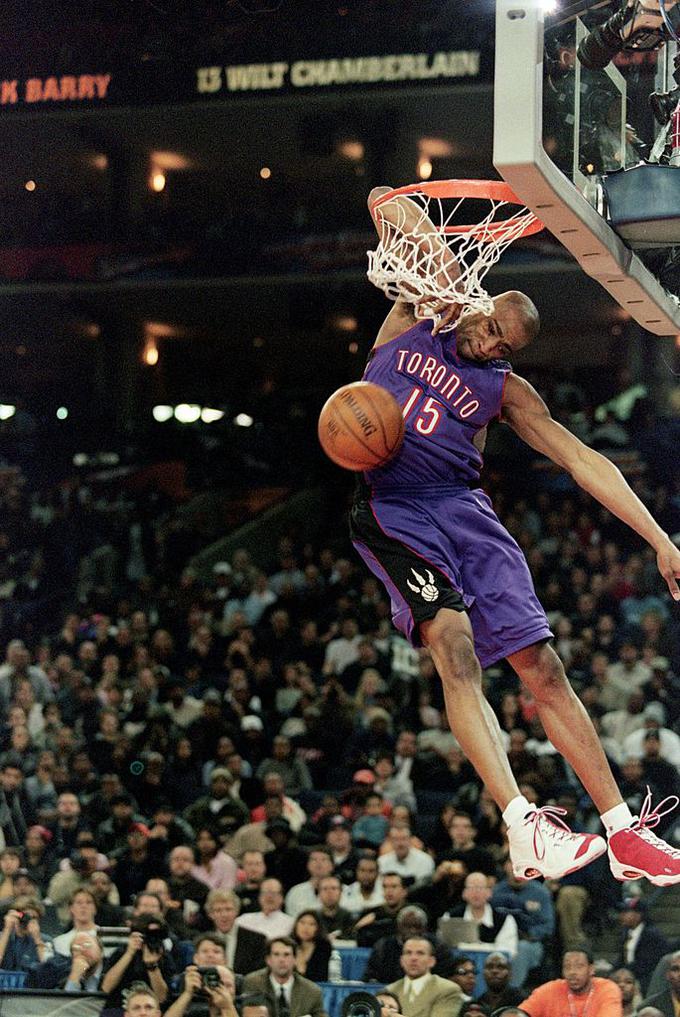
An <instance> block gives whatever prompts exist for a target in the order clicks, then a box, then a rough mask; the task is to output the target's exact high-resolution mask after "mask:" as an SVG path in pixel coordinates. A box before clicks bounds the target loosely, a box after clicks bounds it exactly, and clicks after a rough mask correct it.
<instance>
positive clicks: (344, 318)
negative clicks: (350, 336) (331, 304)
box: [333, 314, 359, 332]
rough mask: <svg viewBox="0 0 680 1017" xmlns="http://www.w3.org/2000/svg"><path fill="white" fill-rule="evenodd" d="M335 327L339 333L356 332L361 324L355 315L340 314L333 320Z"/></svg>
mask: <svg viewBox="0 0 680 1017" xmlns="http://www.w3.org/2000/svg"><path fill="white" fill-rule="evenodd" d="M333 327H334V328H335V329H337V331H338V332H356V330H357V329H358V328H359V322H358V321H357V319H356V318H355V317H354V315H353V314H338V315H336V316H335V318H334V319H333Z"/></svg>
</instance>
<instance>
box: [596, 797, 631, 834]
mask: <svg viewBox="0 0 680 1017" xmlns="http://www.w3.org/2000/svg"><path fill="white" fill-rule="evenodd" d="M600 819H601V820H602V823H603V824H604V828H605V830H606V831H607V836H608V837H611V835H612V834H613V833H618V832H619V830H625V829H626V827H628V826H630V825H631V824H632V822H633V814H632V812H631V811H630V809H629V808H628V806H627V805H626V803H625V802H619V804H618V805H615V806H614V808H613V809H607V811H606V812H603V813H601V815H600Z"/></svg>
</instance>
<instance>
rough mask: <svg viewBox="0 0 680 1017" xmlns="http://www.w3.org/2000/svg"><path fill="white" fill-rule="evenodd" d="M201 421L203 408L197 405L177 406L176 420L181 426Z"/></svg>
mask: <svg viewBox="0 0 680 1017" xmlns="http://www.w3.org/2000/svg"><path fill="white" fill-rule="evenodd" d="M200 419H201V407H200V406H197V405H196V403H180V404H179V405H178V406H175V420H177V421H179V423H180V424H195V423H196V421H197V420H200Z"/></svg>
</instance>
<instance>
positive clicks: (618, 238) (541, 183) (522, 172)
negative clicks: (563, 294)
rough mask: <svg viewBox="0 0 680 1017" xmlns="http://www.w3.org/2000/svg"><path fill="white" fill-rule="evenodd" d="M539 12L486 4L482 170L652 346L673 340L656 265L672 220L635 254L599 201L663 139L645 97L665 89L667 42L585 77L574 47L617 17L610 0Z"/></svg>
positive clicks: (673, 324)
mask: <svg viewBox="0 0 680 1017" xmlns="http://www.w3.org/2000/svg"><path fill="white" fill-rule="evenodd" d="M546 6H548V5H547V4H546V3H545V2H544V0H526V2H524V3H522V2H517V0H515V2H513V0H498V2H497V7H496V78H495V94H494V103H495V121H494V163H495V165H496V168H497V169H498V170H499V172H500V173H501V174H502V175H503V177H504V178H505V179H506V180H507V181H508V183H509V184H510V185H511V187H512V188H513V189H514V191H515V193H516V194H517V195H518V197H520V198H521V199H522V200H523V201H524V202H526V204H527V205H529V207H530V208H531V209H532V210H533V211H534V212H536V213H537V214H538V215H539V216H540V217H541V218H542V219H543V221H544V222H545V224H546V226H547V228H548V229H550V230H551V232H552V233H553V234H554V235H555V237H556V238H557V239H558V240H559V241H560V242H561V243H562V244H563V245H564V246H565V247H566V248H567V249H568V250H570V251H571V252H572V254H574V256H575V257H576V258H577V260H578V261H579V262H580V264H581V266H582V267H583V269H584V271H585V272H587V273H588V275H591V276H593V277H594V278H596V279H597V280H598V281H599V282H600V283H601V284H602V285H603V286H604V287H605V288H606V289H607V290H608V291H609V292H610V293H611V294H612V296H613V297H614V298H615V299H616V300H617V301H618V302H619V303H620V304H621V305H622V306H623V307H624V308H625V309H626V310H627V311H628V312H629V313H630V314H631V316H632V317H633V318H635V320H636V321H638V322H639V323H640V324H641V325H642V326H643V327H644V328H646V329H648V330H649V331H650V332H653V333H655V334H657V335H670V334H675V333H677V332H679V331H680V300H678V297H677V296H676V295H674V293H672V292H671V289H676V290H677V292H678V293H680V285H679V286H677V287H676V286H675V285H674V283H673V281H672V279H671V276H670V274H669V273H668V272H666V273H665V274H664V266H666V264H667V262H668V261H669V260H672V247H671V244H672V242H673V237H674V236H675V235H676V233H677V241H678V246H679V247H680V209H679V216H678V225H677V229H676V228H675V227H674V226H673V224H672V223H671V225H670V233H669V232H668V230H667V232H666V234H665V235H664V242H663V246H661V245H660V246H658V247H656V246H655V245H654V244H649V243H636V242H635V240H634V239H633V238H635V237H636V236H637V234H636V233H635V230H634V229H631V230H629V231H628V232H626V230H623V229H619V223H618V221H617V219H616V217H615V216H614V217H613V218H614V222H616V224H617V225H616V230H615V229H614V228H613V227H612V225H611V222H610V216H611V205H610V203H609V202H608V201H607V198H608V181H609V180H611V179H612V177H611V175H612V174H614V175H615V174H616V172H617V171H619V170H630V169H631V168H632V167H635V166H637V165H638V164H639V163H640V162H641V160H648V159H649V158H650V157H651V158H656V157H657V156H658V151H659V150H662V149H663V146H664V143H665V141H666V128H665V127H664V126H663V125H662V124H660V123H659V121H658V120H657V119H656V118H655V114H654V112H653V109H652V105H651V104H650V98H649V97H650V95H651V94H652V93H664V92H666V91H668V90H669V89H672V88H674V87H675V81H674V80H673V73H672V72H673V69H674V64H673V57H674V55H675V43H672V42H667V43H666V44H665V45H664V46H662V47H661V48H660V49H653V50H645V51H642V50H636V51H633V50H625V49H623V48H622V49H621V51H620V52H619V53H616V54H615V55H614V56H613V58H612V59H611V60H610V61H609V62H607V61H606V59H603V60H602V61H600V63H604V66H586V63H584V62H583V61H581V60H580V59H579V58H578V56H577V52H578V50H579V46H581V47H582V46H583V45H584V41H585V40H588V39H589V38H590V37H591V36H592V35H593V33H594V32H597V31H598V29H599V27H600V26H601V25H602V24H603V23H604V22H605V21H606V20H607V19H608V18H609V17H611V15H613V14H614V13H615V12H616V11H617V10H619V8H620V6H621V5H620V2H619V0H616V2H611V3H608V2H604V3H603V2H601V0H595V2H590V3H589V2H587V0H584V2H583V3H581V4H578V5H576V4H571V5H570V7H569V8H568V9H567V8H566V7H565V5H564V4H562V5H561V6H560V5H558V8H557V10H556V11H555V13H554V14H553V15H547V14H546V13H545V8H546ZM588 62H590V63H591V64H592V61H588ZM666 105H667V106H672V105H673V103H672V102H671V101H669V102H668V103H667V104H666ZM657 106H658V103H657ZM655 145H656V151H655ZM657 169H660V167H654V169H653V170H652V171H651V173H652V175H653V174H654V172H655V171H656V170H657ZM661 172H662V174H663V173H664V172H666V173H667V174H668V172H669V168H668V167H664V168H662V169H661ZM670 172H671V177H670V183H671V184H673V185H674V184H675V181H676V179H677V184H678V188H679V194H680V167H678V168H677V173H678V176H677V178H676V177H675V172H676V170H672V171H670ZM621 176H622V175H621V174H619V177H615V181H618V179H619V178H620V177H621ZM623 176H625V177H626V178H627V179H628V180H632V179H634V178H633V177H630V176H629V174H624V175H623ZM667 183H668V181H667ZM645 186H646V187H649V186H650V185H649V183H648V182H647V179H646V180H645ZM643 225H644V224H643ZM666 225H668V224H666ZM617 230H618V232H617ZM674 230H675V232H674ZM643 232H644V230H643ZM652 234H653V230H652ZM660 279H661V280H662V281H663V285H662V283H661V282H660ZM679 281H680V280H679Z"/></svg>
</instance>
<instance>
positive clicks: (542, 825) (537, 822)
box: [525, 805, 574, 860]
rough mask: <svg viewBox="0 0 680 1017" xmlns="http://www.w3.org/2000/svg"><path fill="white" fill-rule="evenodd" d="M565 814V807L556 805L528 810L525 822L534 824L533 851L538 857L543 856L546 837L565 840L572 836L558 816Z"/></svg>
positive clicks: (541, 857)
mask: <svg viewBox="0 0 680 1017" xmlns="http://www.w3.org/2000/svg"><path fill="white" fill-rule="evenodd" d="M566 814H567V810H566V809H560V808H559V807H558V806H556V805H544V806H543V808H541V809H535V810H534V811H533V812H530V813H529V814H528V816H527V817H526V818H525V823H533V824H534V853H535V855H536V857H537V858H538V859H540V860H542V859H543V858H544V857H545V841H546V837H550V839H551V840H567V839H568V838H569V837H573V836H574V834H573V833H572V831H571V830H570V829H569V827H568V826H567V824H566V823H565V822H564V820H562V819H561V818H560V817H561V816H566ZM560 827H561V829H560Z"/></svg>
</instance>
